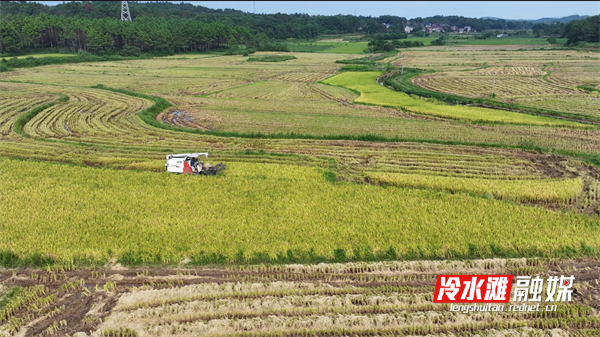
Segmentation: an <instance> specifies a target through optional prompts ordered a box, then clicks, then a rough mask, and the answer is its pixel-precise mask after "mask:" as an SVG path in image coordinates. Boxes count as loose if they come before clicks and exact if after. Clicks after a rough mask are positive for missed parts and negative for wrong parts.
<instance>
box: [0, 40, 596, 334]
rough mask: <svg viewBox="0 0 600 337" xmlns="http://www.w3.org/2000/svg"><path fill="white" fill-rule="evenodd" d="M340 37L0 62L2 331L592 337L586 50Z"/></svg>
mask: <svg viewBox="0 0 600 337" xmlns="http://www.w3.org/2000/svg"><path fill="white" fill-rule="evenodd" d="M361 36H362V35H358V37H356V36H349V37H347V39H348V40H352V41H354V40H356V39H357V38H360V37H361ZM416 39H418V38H411V39H410V40H416ZM348 40H346V39H342V38H338V37H335V38H327V37H326V38H324V39H323V40H320V41H318V42H311V43H306V42H298V43H292V42H286V43H287V45H289V46H290V48H289V49H290V50H291V51H290V52H283V51H257V52H255V53H252V55H246V56H244V55H242V54H241V53H237V55H227V54H228V53H216V52H215V53H200V54H192V53H185V54H175V55H171V56H164V57H159V56H155V57H142V58H139V59H132V60H123V61H95V62H81V63H67V64H53V65H46V66H35V67H20V68H15V69H10V70H9V71H5V72H2V73H0V157H1V158H0V171H1V172H2V174H1V175H0V185H1V186H2V193H1V194H0V205H1V207H0V219H1V221H0V233H1V235H0V337H4V336H6V337H8V336H11V337H12V336H53V335H58V336H63V335H64V336H73V337H83V336H94V337H101V336H140V337H143V336H205V335H210V336H260V337H275V336H321V337H328V336H417V335H420V336H462V335H480V336H484V335H486V336H549V335H548V331H549V330H552V333H553V336H554V335H555V336H571V335H574V336H597V331H598V330H599V329H600V316H599V310H600V305H599V304H598V303H600V286H599V284H598V280H599V277H598V275H599V273H600V266H599V265H598V258H599V253H598V252H599V251H600V109H599V108H598V107H599V106H600V96H599V95H598V90H596V89H594V88H596V87H595V86H597V85H599V83H598V82H599V81H598V78H599V75H600V67H599V62H598V60H599V58H598V56H597V55H598V53H597V51H593V50H592V49H585V48H579V49H572V50H567V49H563V50H558V49H556V50H540V49H539V44H540V43H541V42H540V40H539V39H534V38H530V39H525V38H523V39H522V40H519V42H518V43H517V42H515V44H514V45H496V42H489V41H488V42H487V43H483V42H482V43H481V45H477V44H475V43H472V44H468V45H466V44H465V45H463V44H460V43H456V44H452V43H451V44H448V45H445V46H431V47H415V48H403V49H398V50H393V51H391V52H387V53H376V54H363V51H364V50H365V49H366V48H367V47H368V42H366V41H361V42H352V41H348ZM423 40H424V41H426V42H429V41H431V40H433V37H432V38H423ZM513 40H516V39H507V40H506V41H508V42H511V41H513ZM508 42H507V43H508ZM229 54H231V53H229ZM233 54H235V53H233ZM23 58H25V59H27V58H26V57H25V56H23V57H21V59H23ZM492 91H493V94H492ZM194 152H208V153H209V154H210V155H209V157H208V159H206V161H209V162H210V163H211V164H213V165H214V164H217V163H224V164H225V165H226V169H225V170H222V171H220V172H219V173H218V174H216V175H215V176H204V175H191V174H190V175H188V174H182V175H179V174H172V173H169V172H165V157H166V156H167V155H170V154H177V153H194ZM438 275H463V276H465V275H469V276H471V275H472V276H474V277H475V275H486V276H487V275H489V276H490V277H491V276H494V275H511V277H512V276H515V281H514V282H517V281H516V276H532V277H536V276H541V277H543V278H551V277H553V276H559V275H567V276H570V275H573V277H575V285H576V286H575V287H574V289H575V290H574V292H573V298H572V301H569V302H571V303H559V302H557V303H556V304H557V306H556V307H555V308H554V309H553V310H546V311H533V312H518V311H508V310H503V311H501V312H491V311H489V312H488V311H485V312H472V313H467V312H463V310H454V309H452V307H451V305H450V304H448V303H437V302H436V301H435V299H434V297H435V294H437V293H436V287H435V286H436V284H437V283H436V282H437V277H438ZM561 280H562V279H561ZM561 282H562V281H561ZM515 284H516V283H515ZM515 287H516V286H513V288H512V291H511V290H510V289H511V288H509V291H508V293H507V294H505V295H506V297H507V298H509V299H510V303H506V306H508V305H511V304H523V303H524V302H522V301H520V300H517V295H518V294H517V293H516V290H515ZM542 290H543V292H544V293H546V292H548V294H549V293H550V291H551V289H550V286H549V285H548V286H544V287H543V288H540V290H539V291H540V292H542ZM478 291H479V290H478ZM465 293H466V291H465ZM440 297H441V295H440ZM463 297H464V294H463ZM434 302H435V303H434Z"/></svg>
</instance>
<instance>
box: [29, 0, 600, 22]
mask: <svg viewBox="0 0 600 337" xmlns="http://www.w3.org/2000/svg"><path fill="white" fill-rule="evenodd" d="M35 2H40V3H43V4H46V5H48V6H54V5H57V4H60V3H62V2H63V1H35ZM140 2H149V1H140ZM171 2H173V3H180V2H181V1H171ZM183 2H187V3H192V4H194V5H200V6H204V7H208V8H214V9H225V8H233V9H237V10H241V11H244V12H249V13H252V12H255V13H257V14H275V13H287V14H293V13H306V14H310V15H337V14H342V15H354V13H356V15H362V16H380V15H395V16H400V17H405V18H407V19H412V18H416V17H428V16H434V15H444V16H450V15H458V16H464V17H473V18H480V17H488V16H489V17H497V18H502V19H513V20H514V19H528V20H536V19H541V18H547V17H549V18H560V17H565V16H569V15H598V14H600V1H473V2H471V1H463V2H457V1H360V2H359V1H183Z"/></svg>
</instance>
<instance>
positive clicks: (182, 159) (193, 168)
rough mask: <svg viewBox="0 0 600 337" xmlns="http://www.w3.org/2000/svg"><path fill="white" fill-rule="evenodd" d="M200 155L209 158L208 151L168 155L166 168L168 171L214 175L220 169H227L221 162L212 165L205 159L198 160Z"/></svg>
mask: <svg viewBox="0 0 600 337" xmlns="http://www.w3.org/2000/svg"><path fill="white" fill-rule="evenodd" d="M199 156H204V158H205V159H208V153H207V152H202V153H180V154H170V155H167V162H166V163H165V169H166V170H167V172H171V173H180V174H203V175H211V176H214V175H215V174H217V173H218V172H219V171H221V170H224V169H225V165H223V164H222V163H219V164H217V165H215V166H211V165H210V164H209V163H204V161H198V157H199Z"/></svg>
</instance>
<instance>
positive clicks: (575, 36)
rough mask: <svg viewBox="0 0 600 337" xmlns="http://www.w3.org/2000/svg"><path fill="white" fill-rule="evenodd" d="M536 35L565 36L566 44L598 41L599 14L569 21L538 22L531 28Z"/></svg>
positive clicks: (599, 37)
mask: <svg viewBox="0 0 600 337" xmlns="http://www.w3.org/2000/svg"><path fill="white" fill-rule="evenodd" d="M532 30H533V34H535V36H538V37H551V38H556V37H562V38H567V43H566V44H567V45H573V44H577V43H580V42H600V15H595V16H590V17H589V18H586V19H584V20H576V21H571V22H569V23H564V22H556V23H538V24H536V25H534V26H533V28H532Z"/></svg>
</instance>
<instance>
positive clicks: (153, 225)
mask: <svg viewBox="0 0 600 337" xmlns="http://www.w3.org/2000/svg"><path fill="white" fill-rule="evenodd" d="M227 164H228V166H227V171H226V172H225V176H223V177H221V178H219V177H216V178H214V177H197V176H189V177H185V176H183V177H182V176H175V175H170V174H167V173H163V174H159V175H157V174H156V173H151V172H128V171H118V170H106V169H93V168H79V167H71V166H64V165H56V164H49V163H36V164H35V165H32V163H31V162H28V161H15V160H9V159H2V160H1V161H0V166H1V167H0V168H1V169H2V172H3V174H2V175H1V177H0V179H1V180H2V181H1V182H2V186H3V194H2V196H1V197H0V198H1V199H0V202H1V203H2V209H1V210H0V211H1V214H0V216H1V217H2V219H3V221H2V223H1V224H0V230H1V231H2V232H3V233H5V235H3V237H2V239H1V240H0V251H6V250H9V251H13V252H15V253H16V254H17V255H19V256H27V255H28V254H30V253H31V252H32V251H34V250H37V251H39V252H42V253H47V254H49V255H50V256H52V257H53V258H55V259H57V260H62V261H64V260H71V259H78V258H83V257H86V258H88V259H92V260H96V261H98V260H104V259H106V258H107V257H108V255H107V254H108V253H107V252H108V251H109V250H110V251H111V253H110V254H114V255H116V256H117V257H118V258H120V259H123V261H129V262H134V261H139V262H146V263H148V262H151V261H154V262H156V263H159V262H162V263H164V262H176V261H180V260H181V259H183V257H184V256H188V257H191V258H192V260H195V259H196V260H197V261H205V260H206V258H207V257H209V256H222V257H223V258H224V259H225V260H227V261H234V260H235V261H237V260H240V259H241V260H242V261H243V260H245V259H251V258H253V257H256V256H257V254H258V256H263V259H264V258H266V257H268V258H269V259H276V258H277V256H281V255H282V254H283V255H285V252H286V251H288V250H290V251H298V252H308V251H310V252H311V254H314V255H316V256H322V257H324V258H325V259H333V258H334V257H335V255H334V250H336V249H342V250H344V251H345V252H346V253H345V254H346V255H345V256H347V257H348V258H351V257H352V254H353V253H352V252H353V251H354V249H357V248H361V247H369V248H370V249H372V251H374V252H385V251H387V250H388V249H393V251H394V252H395V253H394V254H398V256H405V255H410V254H415V252H420V253H417V254H419V256H424V257H434V256H456V255H468V254H469V251H470V249H472V248H469V246H470V245H471V246H475V247H477V251H479V252H480V253H478V254H481V256H493V255H494V254H493V253H492V251H491V250H490V249H491V248H490V247H497V248H494V249H496V250H497V249H502V250H504V251H506V252H509V253H510V254H517V255H548V256H558V255H560V254H561V253H560V252H561V251H563V249H567V248H565V247H570V248H568V249H571V250H572V251H574V252H578V253H576V254H581V252H580V250H579V249H580V248H579V247H581V244H582V242H585V243H586V245H587V246H589V247H591V248H592V249H599V248H600V239H599V238H600V227H598V220H597V218H595V217H588V216H584V215H577V214H573V213H560V212H554V211H550V210H547V209H543V208H533V207H526V206H520V205H516V204H507V203H504V202H501V201H494V200H485V199H482V198H473V197H469V196H463V195H450V194H445V193H439V192H432V191H422V190H411V189H403V188H388V189H382V188H381V187H377V186H368V185H362V186H361V185H353V184H346V183H341V184H331V183H329V182H327V181H326V180H325V179H324V177H323V169H317V168H312V169H311V168H308V167H297V166H286V165H276V164H251V163H235V162H228V163H227ZM73 191H77V193H73ZM169 196H178V197H169ZM223 200H228V202H226V203H223V202H221V201H223ZM290 205H293V206H290ZM358 205H360V207H357V206H358ZM482 209H485V210H486V211H485V212H481V210H482ZM182 214H185V216H182ZM374 224H376V225H374ZM373 226H375V227H373ZM264 233H269V235H268V236H266V235H264ZM514 233H519V234H518V235H516V236H515V235H514ZM524 238H526V239H524ZM240 254H241V255H240ZM260 254H264V255H260ZM114 255H113V256H114Z"/></svg>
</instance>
